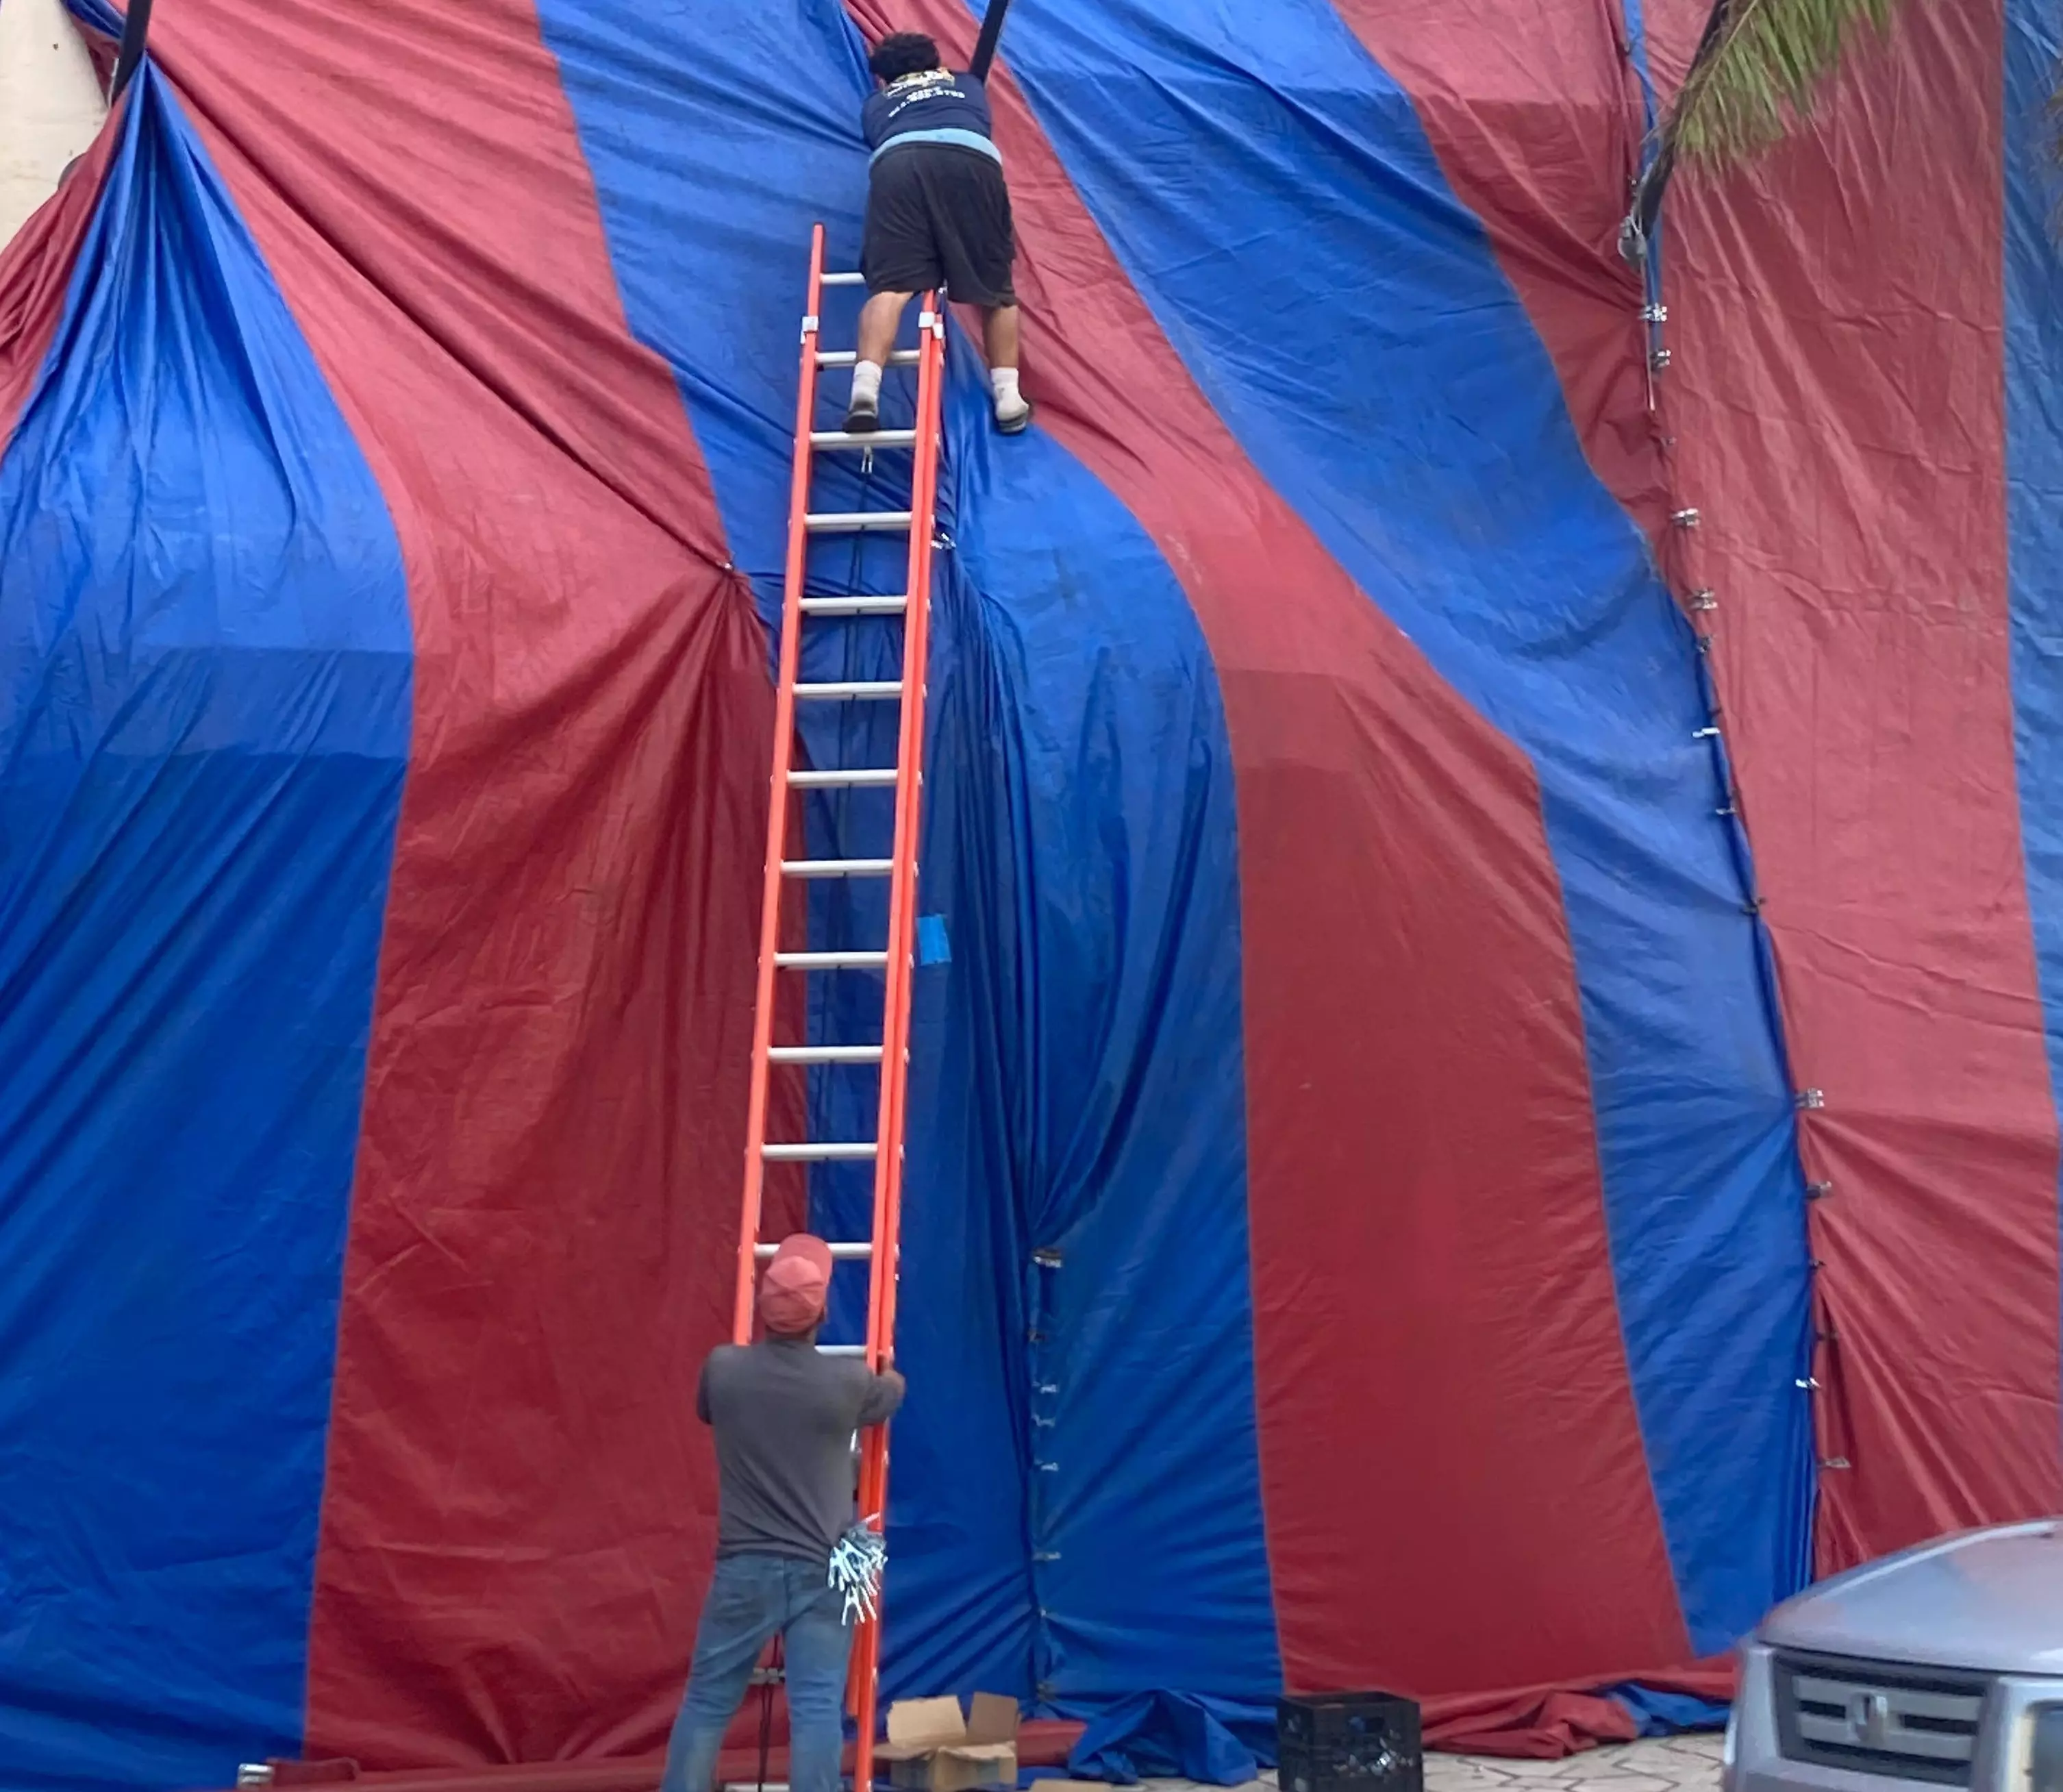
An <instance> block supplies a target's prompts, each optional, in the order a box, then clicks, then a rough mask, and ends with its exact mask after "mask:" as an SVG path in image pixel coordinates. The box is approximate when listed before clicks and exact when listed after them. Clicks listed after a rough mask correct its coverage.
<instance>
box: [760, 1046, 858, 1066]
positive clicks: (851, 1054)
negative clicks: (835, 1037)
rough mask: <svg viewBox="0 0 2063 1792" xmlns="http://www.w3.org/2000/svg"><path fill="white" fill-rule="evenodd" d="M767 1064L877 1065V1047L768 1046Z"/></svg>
mask: <svg viewBox="0 0 2063 1792" xmlns="http://www.w3.org/2000/svg"><path fill="white" fill-rule="evenodd" d="M766 1061H767V1062H768V1063H769V1064H879V1062H880V1061H881V1048H880V1047H879V1045H769V1046H768V1047H767V1048H766Z"/></svg>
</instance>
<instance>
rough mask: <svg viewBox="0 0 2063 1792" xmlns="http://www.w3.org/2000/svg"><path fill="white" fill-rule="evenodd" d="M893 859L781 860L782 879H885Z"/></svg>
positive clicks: (891, 866)
mask: <svg viewBox="0 0 2063 1792" xmlns="http://www.w3.org/2000/svg"><path fill="white" fill-rule="evenodd" d="M894 870H895V860H893V859H783V860H782V861H781V875H782V876H783V877H886V876H888V874H889V873H890V872H892V871H894Z"/></svg>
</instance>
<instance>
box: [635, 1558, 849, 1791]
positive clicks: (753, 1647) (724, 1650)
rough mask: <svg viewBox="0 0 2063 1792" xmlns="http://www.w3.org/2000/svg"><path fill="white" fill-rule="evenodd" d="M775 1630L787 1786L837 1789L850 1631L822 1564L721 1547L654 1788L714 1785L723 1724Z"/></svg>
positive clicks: (695, 1788) (725, 1726)
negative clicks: (784, 1697)
mask: <svg viewBox="0 0 2063 1792" xmlns="http://www.w3.org/2000/svg"><path fill="white" fill-rule="evenodd" d="M776 1631H778V1632H779V1633H781V1634H782V1636H783V1637H786V1653H787V1675H788V1680H787V1691H788V1783H789V1786H790V1787H791V1788H792V1792H838V1773H839V1768H840V1766H841V1759H842V1756H843V1754H844V1751H845V1675H846V1663H847V1659H848V1657H850V1656H851V1653H852V1630H851V1627H850V1626H849V1625H847V1623H846V1621H845V1600H844V1597H843V1595H842V1594H840V1593H837V1592H836V1591H834V1589H832V1588H831V1586H830V1584H829V1582H828V1580H827V1577H826V1569H825V1564H823V1563H822V1562H803V1561H795V1560H791V1559H790V1558H789V1557H787V1556H725V1557H723V1558H722V1560H720V1561H718V1563H717V1564H716V1575H715V1577H714V1579H713V1580H712V1581H710V1589H709V1596H708V1597H706V1599H704V1600H703V1601H702V1622H701V1624H700V1625H698V1627H697V1629H696V1631H695V1660H694V1666H693V1667H691V1668H690V1669H689V1670H688V1689H687V1691H686V1693H684V1694H683V1695H682V1698H681V1714H680V1715H679V1716H678V1718H675V1719H674V1735H673V1740H672V1741H671V1742H669V1743H668V1744H667V1745H666V1773H665V1774H664V1775H663V1776H662V1778H661V1779H660V1782H659V1792H710V1786H711V1784H712V1782H714V1779H715V1778H716V1758H717V1753H718V1750H720V1749H722V1746H723V1733H724V1732H725V1731H726V1730H728V1729H730V1720H731V1719H732V1718H734V1717H736V1716H737V1715H738V1705H740V1704H741V1703H742V1701H743V1700H744V1697H745V1691H746V1687H747V1686H748V1685H750V1683H751V1680H752V1669H753V1667H754V1664H755V1663H757V1662H758V1659H759V1652H760V1651H761V1650H762V1649H764V1648H765V1647H766V1645H767V1643H768V1642H769V1641H770V1640H771V1639H772V1637H773V1636H774V1633H775V1632H776Z"/></svg>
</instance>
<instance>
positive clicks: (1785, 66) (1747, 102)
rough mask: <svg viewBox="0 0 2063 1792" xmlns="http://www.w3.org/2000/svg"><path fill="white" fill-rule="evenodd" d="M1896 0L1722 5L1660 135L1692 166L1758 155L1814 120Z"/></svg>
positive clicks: (1746, 0) (1742, 0)
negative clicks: (1846, 60) (1851, 54)
mask: <svg viewBox="0 0 2063 1792" xmlns="http://www.w3.org/2000/svg"><path fill="white" fill-rule="evenodd" d="M1897 4H1898V0H1723V5H1722V8H1721V10H1719V13H1718V14H1716V15H1715V18H1714V21H1713V25H1712V28H1711V30H1710V31H1709V32H1708V34H1707V41H1706V42H1705V44H1704V45H1703V46H1702V48H1701V50H1700V52H1699V56H1698V58H1697V59H1696V60H1695V62H1693V63H1692V64H1691V71H1690V73H1689V74H1687V76H1686V77H1685V79H1684V82H1683V88H1682V90H1681V91H1679V93H1678V95H1677V96H1676V103H1675V106H1674V107H1672V108H1671V111H1670V115H1669V118H1668V120H1667V123H1665V124H1664V125H1663V136H1664V140H1665V142H1666V143H1667V146H1668V147H1670V148H1671V150H1673V151H1674V153H1675V155H1677V156H1680V157H1681V158H1682V159H1683V160H1685V161H1687V162H1696V163H1704V164H1706V165H1707V166H1708V167H1710V166H1719V167H1724V166H1727V165H1730V164H1731V163H1738V162H1742V161H1745V160H1747V159H1749V158H1751V157H1752V156H1755V155H1759V154H1760V153H1761V152H1762V151H1764V150H1766V149H1767V148H1769V147H1771V145H1772V144H1774V143H1777V142H1779V141H1780V140H1781V139H1783V138H1784V137H1786V136H1788V135H1789V134H1790V133H1791V131H1793V130H1794V129H1796V127H1798V126H1799V125H1800V124H1802V123H1804V121H1805V120H1806V119H1808V118H1809V117H1811V116H1812V108H1813V106H1814V104H1815V103H1816V101H1817V100H1818V99H1819V97H1820V93H1821V92H1822V91H1824V88H1825V87H1826V84H1827V83H1828V80H1830V79H1832V76H1833V75H1834V74H1835V72H1836V70H1838V69H1839V68H1840V64H1841V59H1842V58H1843V57H1844V55H1845V54H1848V50H1850V48H1851V47H1852V45H1853V43H1854V42H1855V40H1856V38H1857V37H1858V36H1859V35H1860V34H1861V33H1862V32H1863V30H1864V29H1865V28H1868V29H1869V30H1873V31H1875V32H1876V34H1879V35H1881V34H1883V33H1884V31H1885V30H1887V29H1888V27H1889V26H1890V23H1891V15H1892V12H1893V10H1895V9H1896V6H1897Z"/></svg>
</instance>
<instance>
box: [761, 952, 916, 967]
mask: <svg viewBox="0 0 2063 1792" xmlns="http://www.w3.org/2000/svg"><path fill="white" fill-rule="evenodd" d="M887 962H888V954H887V952H776V953H774V964H776V965H778V967H779V968H781V969H782V970H784V971H842V970H866V969H870V968H873V969H878V968H880V967H881V966H882V965H884V964H887Z"/></svg>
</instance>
